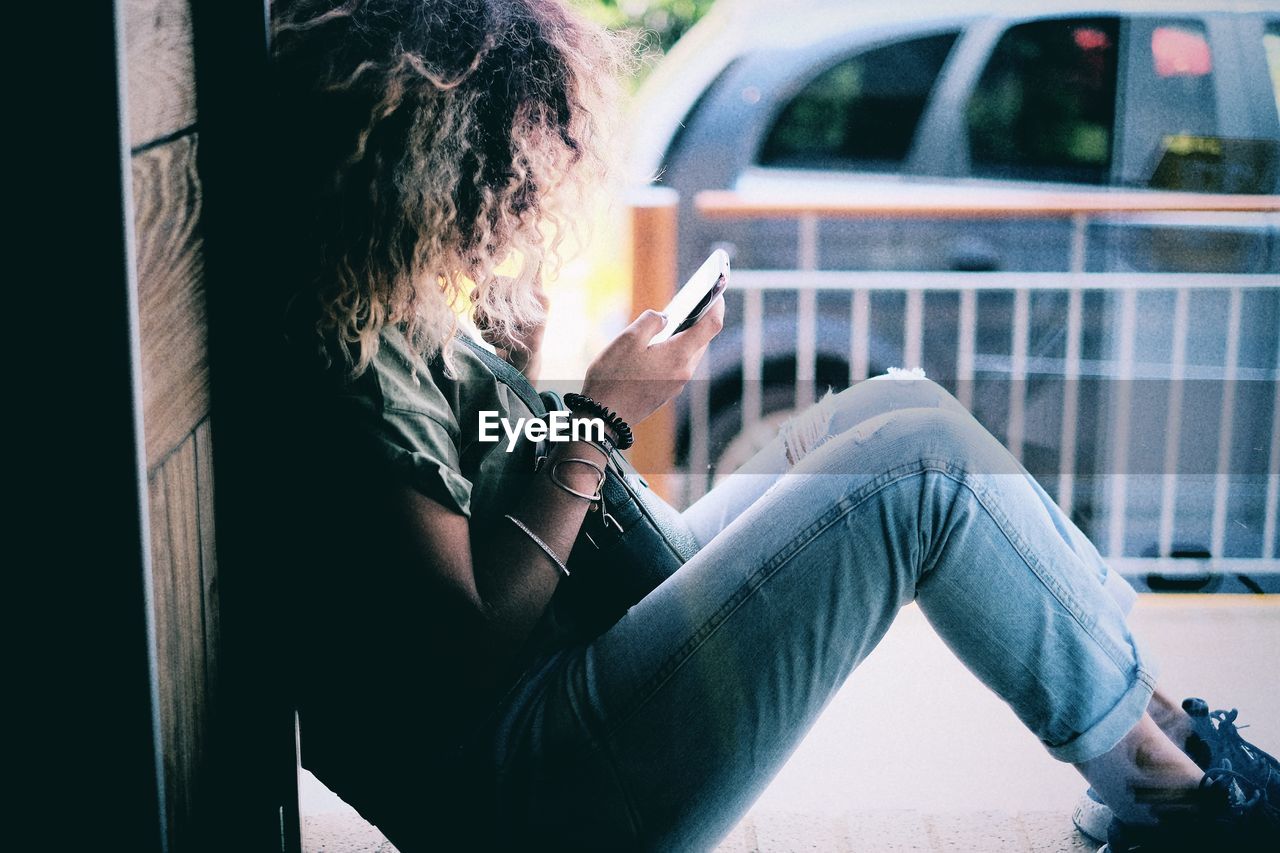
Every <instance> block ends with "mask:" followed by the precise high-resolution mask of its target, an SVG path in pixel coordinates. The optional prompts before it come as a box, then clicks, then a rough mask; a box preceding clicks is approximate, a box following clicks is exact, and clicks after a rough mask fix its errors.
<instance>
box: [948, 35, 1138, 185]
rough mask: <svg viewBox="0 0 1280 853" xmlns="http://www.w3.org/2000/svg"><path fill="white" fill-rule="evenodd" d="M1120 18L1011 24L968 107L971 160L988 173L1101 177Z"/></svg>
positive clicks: (1096, 180) (1107, 154)
mask: <svg viewBox="0 0 1280 853" xmlns="http://www.w3.org/2000/svg"><path fill="white" fill-rule="evenodd" d="M1119 30H1120V25H1119V20H1118V19H1116V18H1072V19H1054V20H1045V21H1034V22H1030V23H1026V24H1019V25H1017V26H1014V27H1011V28H1010V29H1009V30H1007V31H1006V32H1005V34H1004V35H1003V36H1001V38H1000V41H999V42H997V44H996V47H995V50H994V51H993V52H992V54H991V58H990V59H989V60H988V62H987V66H986V68H984V69H983V72H982V76H981V77H980V78H979V80H978V85H977V87H976V88H975V90H974V92H973V95H972V96H971V97H970V100H969V103H968V105H967V108H966V115H965V118H966V123H967V125H968V130H969V161H970V167H971V169H972V171H973V174H975V175H978V176H982V177H998V178H1018V179H1023V180H1039V181H1070V182H1079V183H1089V184H1100V183H1105V182H1107V181H1108V179H1109V177H1110V173H1111V158H1112V146H1113V144H1114V138H1115V127H1114V125H1115V107H1116V65H1117V42H1118V40H1119Z"/></svg>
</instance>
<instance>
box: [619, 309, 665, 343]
mask: <svg viewBox="0 0 1280 853" xmlns="http://www.w3.org/2000/svg"><path fill="white" fill-rule="evenodd" d="M666 325H667V315H666V314H663V313H662V312H661V311H655V310H653V309H652V308H650V309H649V310H647V311H645V312H644V313H642V314H641V315H640V316H639V317H637V318H635V319H634V320H632V321H631V325H630V326H627V327H626V328H625V329H623V330H622V334H624V335H630V336H632V337H635V338H637V339H639V340H642V341H644V342H645V343H646V344H647V343H649V339H650V338H652V337H653V336H654V335H656V334H658V332H661V331H662V330H663V328H664V327H665V326H666Z"/></svg>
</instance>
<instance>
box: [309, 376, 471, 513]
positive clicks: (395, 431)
mask: <svg viewBox="0 0 1280 853" xmlns="http://www.w3.org/2000/svg"><path fill="white" fill-rule="evenodd" d="M332 415H333V417H334V420H335V423H334V424H333V426H335V427H337V435H336V436H335V438H336V440H337V441H339V442H341V443H342V444H344V445H346V446H347V448H348V449H349V450H350V451H354V453H353V458H351V462H352V464H355V465H357V466H359V467H360V469H361V473H362V474H363V475H365V476H373V477H375V478H386V479H388V480H390V481H392V482H395V483H399V484H404V485H407V486H410V487H412V488H414V489H416V490H417V491H418V492H420V493H421V494H423V495H425V496H426V497H429V498H431V499H432V500H435V501H438V502H439V503H441V504H444V505H445V506H447V507H450V508H451V509H454V510H457V511H458V512H459V513H461V514H462V515H465V516H467V517H470V515H471V481H469V480H468V479H467V478H466V477H464V476H463V475H462V469H461V464H460V460H459V453H458V444H457V427H456V425H453V424H450V423H448V422H445V423H442V422H441V421H440V419H438V418H435V417H432V416H431V415H429V414H427V413H425V412H421V411H415V410H410V409H401V408H394V407H387V406H384V405H382V404H381V400H379V399H376V398H375V399H370V397H368V396H363V395H343V396H342V397H340V399H339V400H338V401H337V407H336V411H334V412H332Z"/></svg>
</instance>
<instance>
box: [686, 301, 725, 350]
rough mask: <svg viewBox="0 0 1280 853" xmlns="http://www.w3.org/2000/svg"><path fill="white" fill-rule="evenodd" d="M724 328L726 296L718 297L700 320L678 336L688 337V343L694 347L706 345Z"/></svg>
mask: <svg viewBox="0 0 1280 853" xmlns="http://www.w3.org/2000/svg"><path fill="white" fill-rule="evenodd" d="M722 328H724V297H723V296H718V297H716V301H715V302H713V303H711V307H710V308H708V309H707V313H706V314H703V315H702V316H701V317H699V318H698V322H696V323H694V324H693V325H692V326H690V327H689V328H687V329H685V330H684V331H683V332H681V333H680V334H679V335H677V336H676V337H686V336H687V340H686V344H687V345H688V346H691V347H693V348H699V347H705V346H706V345H707V344H709V343H711V339H712V338H714V337H715V336H716V335H718V334H720V330H721V329H722Z"/></svg>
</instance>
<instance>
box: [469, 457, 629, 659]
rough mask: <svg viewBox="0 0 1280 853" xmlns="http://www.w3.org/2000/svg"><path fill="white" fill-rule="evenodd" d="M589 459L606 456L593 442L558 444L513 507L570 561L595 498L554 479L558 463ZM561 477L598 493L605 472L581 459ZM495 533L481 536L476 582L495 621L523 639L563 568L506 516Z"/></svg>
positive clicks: (564, 469)
mask: <svg viewBox="0 0 1280 853" xmlns="http://www.w3.org/2000/svg"><path fill="white" fill-rule="evenodd" d="M571 458H578V459H587V460H590V461H591V462H593V463H595V464H597V465H601V466H603V464H604V456H603V454H601V452H600V451H599V450H597V449H596V448H595V447H593V446H591V445H589V444H582V443H578V442H568V443H558V444H555V445H553V450H552V452H551V455H550V457H549V458H548V459H547V461H546V462H545V463H544V464H543V467H542V469H541V471H539V473H538V475H537V476H536V477H535V478H534V480H533V482H532V483H531V484H530V486H529V488H528V489H527V490H526V491H525V493H524V495H523V496H522V497H521V499H520V500H519V501H518V502H517V503H516V505H515V507H514V508H513V509H512V510H511V513H510V514H511V515H512V516H514V517H515V518H517V519H519V520H520V521H521V522H522V523H523V524H524V525H525V526H526V527H528V528H529V530H531V531H532V532H533V533H534V534H535V535H536V536H537V537H538V538H539V539H541V540H542V541H543V542H545V543H546V544H547V546H548V547H549V548H550V549H551V550H552V551H553V552H554V553H555V555H556V556H557V557H558V558H559V559H560V561H561V562H567V561H568V559H569V552H570V551H571V550H572V549H573V543H574V541H575V540H576V539H577V537H578V531H579V530H580V529H581V527H582V521H583V518H585V516H586V513H587V510H588V508H589V507H590V503H589V502H588V501H587V500H585V499H583V498H581V497H578V496H576V495H572V494H569V493H568V492H567V491H565V490H564V489H562V488H560V487H559V486H557V485H556V484H555V483H553V482H552V481H551V471H552V469H553V468H555V467H556V463H557V462H559V461H563V460H566V459H571ZM556 470H557V478H558V479H559V480H560V481H561V482H562V483H564V484H566V485H568V486H569V487H571V488H573V489H574V490H575V491H578V492H582V493H583V494H592V493H594V492H595V490H596V487H597V484H598V482H599V479H600V475H599V473H598V472H597V471H595V470H593V469H592V468H591V467H589V466H587V465H582V464H576V463H575V464H567V465H560V466H559V467H558V469H556ZM495 524H496V525H497V526H496V528H495V529H494V530H493V531H492V535H488V534H486V535H484V536H481V537H476V539H477V542H476V550H477V552H476V587H477V590H478V592H479V594H480V598H481V600H482V601H483V602H484V605H485V610H486V612H487V614H488V617H489V621H490V624H491V625H492V627H493V628H494V629H495V630H496V631H497V632H498V633H499V634H501V635H503V636H505V637H508V638H510V639H512V640H515V641H519V640H521V639H523V638H524V637H526V636H528V634H529V632H530V631H532V630H533V626H534V625H535V624H537V621H538V618H539V617H540V616H541V615H542V612H543V610H545V609H546V606H547V603H548V602H550V600H551V597H552V595H554V594H555V591H556V587H557V586H558V585H559V582H560V579H561V575H560V571H559V569H558V568H557V567H556V565H555V564H554V563H553V562H552V561H551V559H550V558H549V557H548V556H547V555H546V553H545V552H543V550H542V548H541V547H539V546H538V544H537V543H535V542H534V541H533V540H532V539H531V538H530V537H529V535H528V534H526V533H525V532H524V531H523V530H521V529H520V528H519V527H517V526H516V525H515V524H513V523H511V522H510V521H508V520H506V519H502V520H500V521H499V522H496V523H495Z"/></svg>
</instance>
